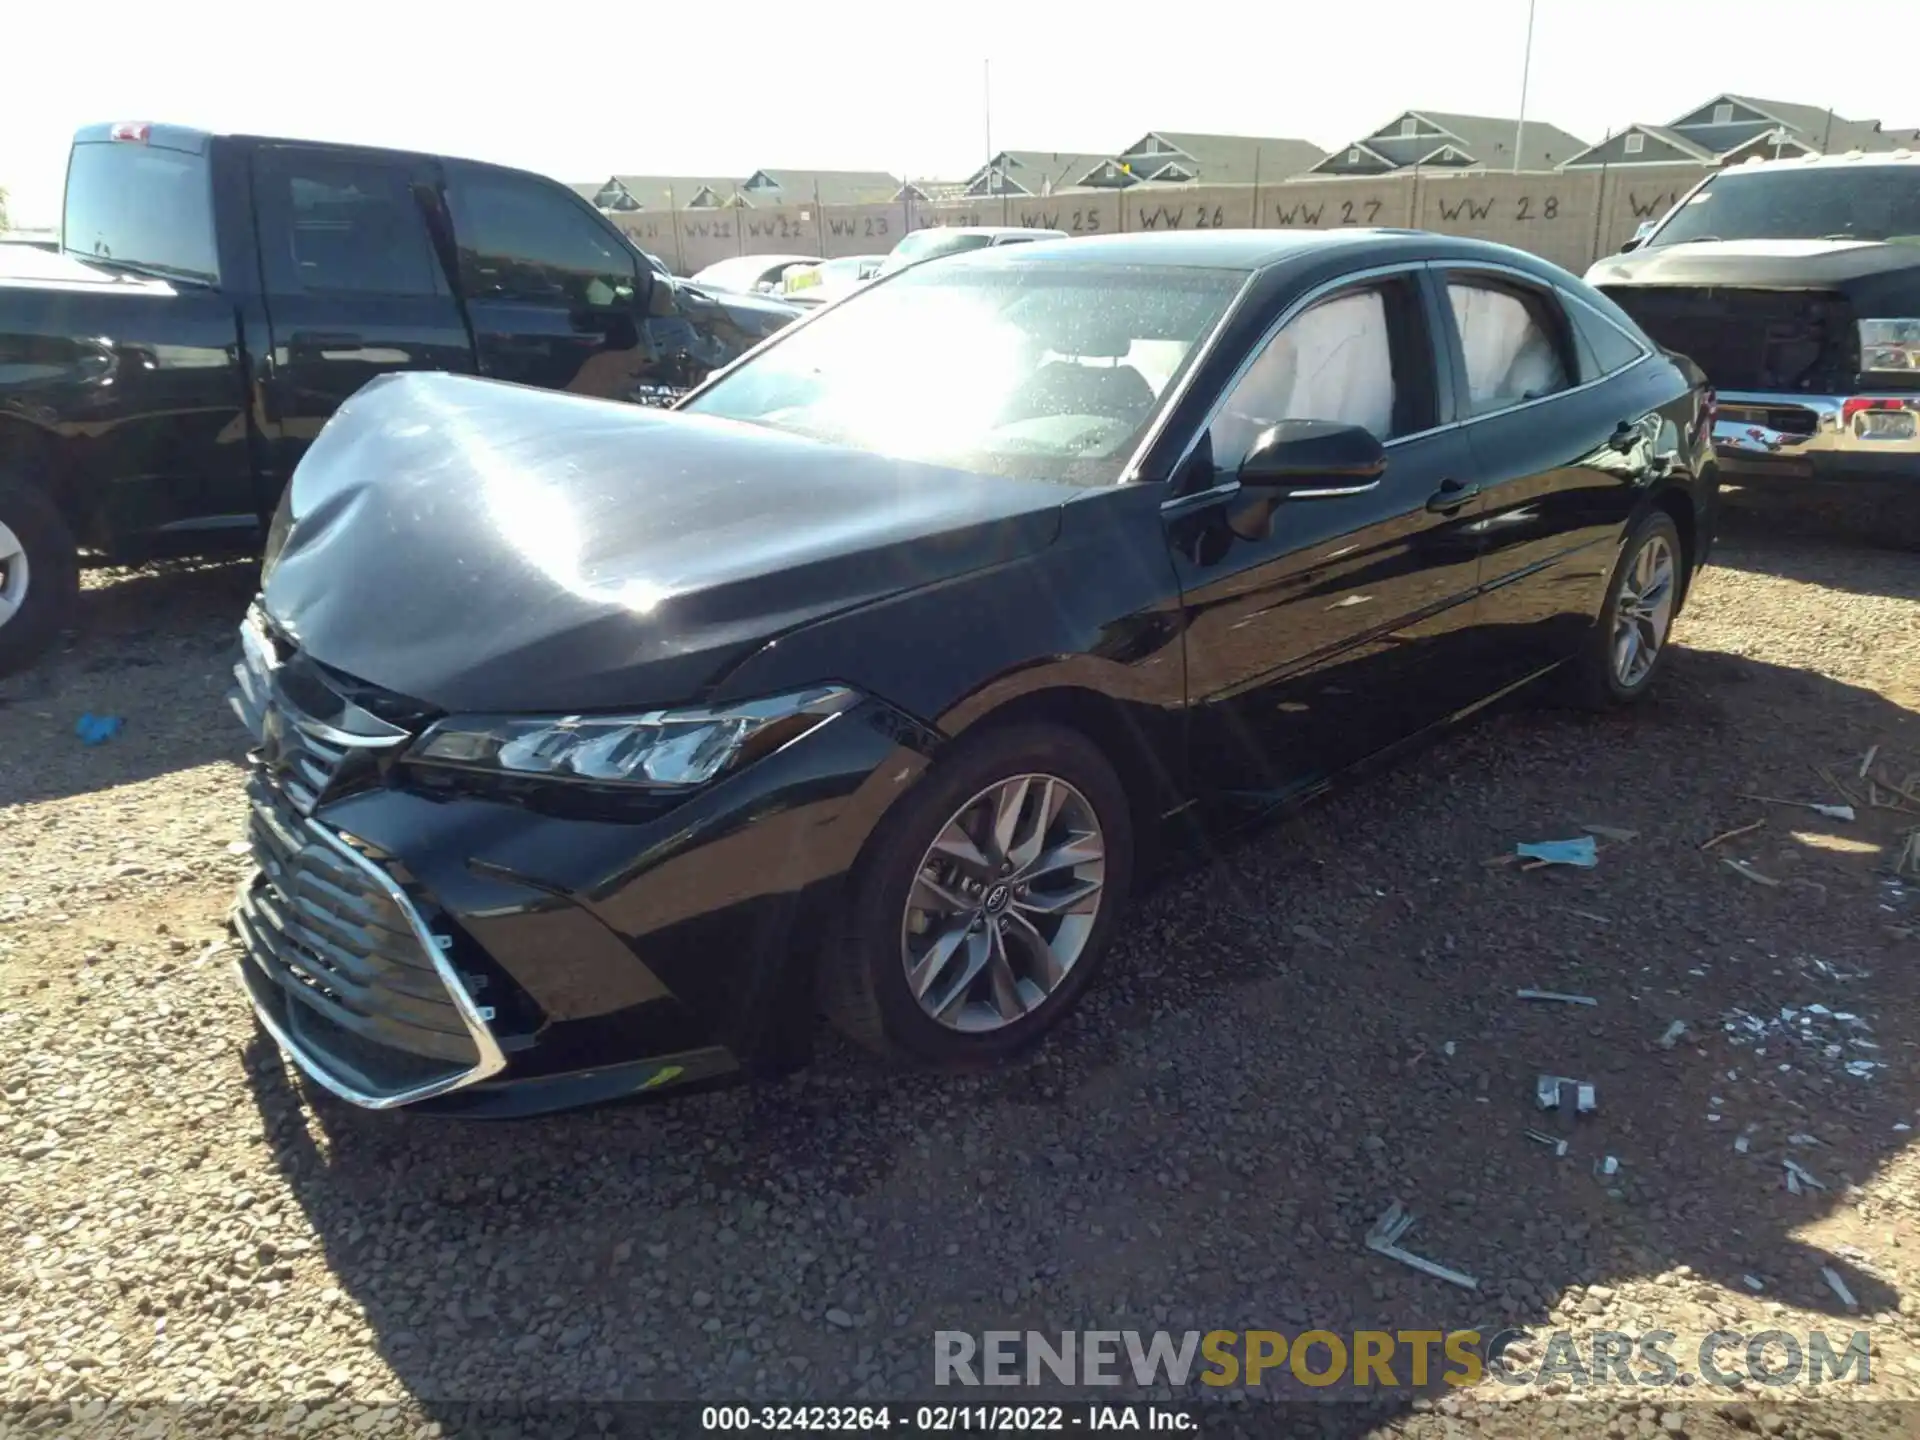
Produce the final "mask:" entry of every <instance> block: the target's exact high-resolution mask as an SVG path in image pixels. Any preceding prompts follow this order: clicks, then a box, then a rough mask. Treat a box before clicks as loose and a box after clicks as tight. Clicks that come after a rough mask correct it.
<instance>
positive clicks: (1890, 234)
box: [1647, 164, 1920, 246]
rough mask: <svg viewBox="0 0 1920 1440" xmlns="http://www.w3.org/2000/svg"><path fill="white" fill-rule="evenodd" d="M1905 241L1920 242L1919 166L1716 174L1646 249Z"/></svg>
mask: <svg viewBox="0 0 1920 1440" xmlns="http://www.w3.org/2000/svg"><path fill="white" fill-rule="evenodd" d="M1829 237H1831V238H1834V239H1840V240H1904V241H1909V242H1912V243H1916V244H1920V165H1870V164H1861V165H1849V166H1847V167H1846V168H1844V169H1841V168H1838V167H1835V166H1817V167H1815V166H1809V167H1808V168H1807V169H1804V170H1794V169H1785V170H1761V171H1756V172H1754V173H1752V174H1745V175H1743V174H1740V173H1738V172H1737V171H1729V172H1727V173H1724V174H1720V175H1715V176H1714V177H1713V178H1712V179H1711V180H1709V181H1708V182H1707V183H1706V184H1705V185H1704V186H1702V187H1701V188H1700V190H1699V191H1698V192H1697V193H1696V194H1695V195H1694V197H1693V198H1692V199H1691V200H1689V201H1687V203H1686V204H1684V205H1682V206H1680V208H1679V209H1677V210H1675V211H1674V212H1673V216H1672V218H1671V219H1669V220H1668V221H1667V223H1666V224H1664V225H1662V226H1661V227H1660V229H1659V231H1658V233H1656V234H1655V235H1654V237H1653V238H1652V239H1651V240H1649V241H1648V242H1647V243H1648V244H1649V245H1651V246H1660V245H1680V244H1684V243H1686V242H1688V241H1699V240H1820V239H1826V238H1829Z"/></svg>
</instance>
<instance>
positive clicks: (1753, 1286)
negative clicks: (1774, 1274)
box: [1740, 1275, 1767, 1291]
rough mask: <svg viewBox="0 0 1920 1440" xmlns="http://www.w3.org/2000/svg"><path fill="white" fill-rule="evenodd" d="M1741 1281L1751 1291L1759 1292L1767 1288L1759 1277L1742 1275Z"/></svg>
mask: <svg viewBox="0 0 1920 1440" xmlns="http://www.w3.org/2000/svg"><path fill="white" fill-rule="evenodd" d="M1740 1279H1741V1280H1742V1282H1744V1283H1745V1285H1746V1287H1747V1288H1748V1289H1749V1290H1755V1291H1758V1290H1764V1289H1766V1288H1767V1287H1766V1284H1765V1283H1764V1282H1763V1281H1762V1280H1761V1279H1760V1277H1759V1276H1758V1275H1742V1276H1741V1277H1740Z"/></svg>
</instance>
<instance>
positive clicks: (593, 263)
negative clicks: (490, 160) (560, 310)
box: [447, 167, 638, 310]
mask: <svg viewBox="0 0 1920 1440" xmlns="http://www.w3.org/2000/svg"><path fill="white" fill-rule="evenodd" d="M447 201H448V205H449V208H450V209H451V210H452V211H453V228H454V233H455V236H456V237H457V239H458V243H459V248H460V286H461V288H462V289H463V290H465V291H466V293H467V297H468V298H469V299H472V300H509V301H519V302H521V303H524V304H530V305H557V306H564V307H567V308H569V309H591V310H604V309H609V308H611V307H614V306H617V305H621V304H626V303H630V302H631V301H632V299H633V295H634V287H635V282H636V279H637V274H638V271H637V267H636V264H635V259H634V255H633V253H632V252H631V251H629V250H627V249H625V248H624V247H623V246H622V245H621V244H620V243H619V242H618V241H617V240H616V239H615V238H614V237H613V236H612V235H611V234H609V233H608V232H607V230H606V229H605V228H604V227H603V226H601V225H600V224H599V223H598V222H597V221H596V220H595V219H594V217H593V216H592V215H591V214H590V213H589V212H588V211H587V210H586V209H585V208H584V207H583V206H581V205H578V204H575V203H574V202H573V199H572V197H571V196H569V195H567V194H565V193H564V192H562V191H560V190H558V189H553V188H549V187H548V186H545V185H541V184H539V183H537V182H535V181H532V180H529V179H527V178H525V177H524V176H519V175H510V174H502V173H500V172H497V171H491V170H479V169H467V168H465V167H460V168H457V169H455V170H454V171H453V172H452V174H451V175H450V177H449V183H448V187H447Z"/></svg>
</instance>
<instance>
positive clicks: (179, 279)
mask: <svg viewBox="0 0 1920 1440" xmlns="http://www.w3.org/2000/svg"><path fill="white" fill-rule="evenodd" d="M67 254H69V255H71V256H73V258H74V259H76V260H84V261H85V262H86V263H87V264H89V265H98V266H100V267H101V268H102V269H103V270H124V271H126V272H127V273H128V274H130V275H144V276H146V277H147V278H148V279H149V280H167V281H171V282H172V283H174V284H176V285H196V286H198V287H199V288H200V289H202V290H212V289H214V288H215V283H214V282H213V281H212V280H209V279H208V278H207V277H206V276H205V275H196V274H194V273H193V272H192V271H190V270H176V269H174V268H173V267H172V266H171V265H155V264H152V263H151V262H149V261H145V260H115V259H113V258H112V257H111V256H108V255H89V254H87V253H86V252H85V251H82V250H69V251H67Z"/></svg>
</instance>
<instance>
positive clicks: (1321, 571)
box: [1166, 265, 1481, 804]
mask: <svg viewBox="0 0 1920 1440" xmlns="http://www.w3.org/2000/svg"><path fill="white" fill-rule="evenodd" d="M1422 268H1423V267H1421V266H1419V265H1411V266H1407V267H1404V268H1401V269H1398V270H1395V271H1392V272H1388V273H1379V274H1374V275H1370V276H1368V277H1366V278H1360V279H1355V280H1354V281H1352V282H1350V283H1347V284H1343V285H1336V286H1335V287H1333V288H1332V289H1330V290H1328V291H1326V292H1325V293H1323V294H1321V295H1319V296H1317V297H1316V298H1314V299H1313V300H1312V301H1311V302H1310V303H1308V304H1307V305H1306V306H1305V308H1298V307H1295V309H1294V310H1292V311H1285V310H1283V318H1282V323H1281V324H1280V325H1279V328H1278V330H1277V331H1276V332H1274V333H1272V335H1271V337H1270V338H1269V339H1268V340H1267V341H1265V342H1264V343H1263V344H1262V345H1261V346H1260V347H1259V348H1258V349H1257V350H1256V352H1255V354H1254V355H1253V356H1252V357H1251V358H1250V360H1249V362H1248V363H1247V365H1246V366H1245V367H1244V368H1243V369H1242V371H1241V372H1240V374H1239V376H1238V377H1237V378H1236V379H1235V380H1234V381H1232V382H1230V384H1229V386H1228V388H1227V391H1226V392H1225V394H1224V396H1223V398H1222V399H1221V401H1220V402H1219V404H1218V406H1217V407H1216V409H1215V412H1214V414H1213V417H1212V418H1211V420H1210V421H1209V422H1208V424H1207V427H1206V429H1205V431H1204V432H1203V434H1202V435H1201V436H1200V437H1199V438H1198V440H1197V441H1196V444H1195V449H1194V451H1193V452H1192V454H1191V455H1190V456H1189V457H1188V459H1187V460H1186V461H1183V462H1182V464H1181V466H1180V467H1178V468H1177V469H1176V471H1175V474H1176V482H1175V483H1176V489H1178V490H1180V491H1184V492H1185V493H1182V494H1178V495H1176V497H1175V498H1173V499H1171V500H1169V502H1168V504H1167V509H1166V513H1167V530H1168V538H1169V543H1170V547H1171V550H1172V553H1173V557H1174V565H1175V568H1176V570H1177V571H1178V573H1179V577H1180V584H1181V589H1182V592H1183V604H1184V607H1185V611H1186V619H1187V692H1188V696H1189V700H1190V705H1191V709H1190V714H1191V717H1192V721H1193V725H1192V730H1191V745H1192V753H1193V758H1194V764H1195V770H1196V774H1197V775H1198V776H1199V777H1200V778H1201V780H1202V783H1203V784H1205V785H1207V786H1208V788H1210V789H1214V790H1225V791H1229V792H1239V793H1240V794H1241V795H1242V796H1243V797H1244V798H1245V799H1247V800H1249V801H1251V802H1252V803H1255V804H1260V803H1264V802H1266V801H1271V800H1279V799H1282V798H1286V797H1288V796H1290V795H1293V794H1297V793H1299V792H1301V791H1303V790H1305V789H1307V788H1311V787H1312V786H1313V785H1315V784H1316V783H1317V782H1318V781H1320V780H1321V779H1322V778H1324V777H1325V776H1327V775H1329V774H1331V773H1332V772H1333V771H1335V770H1338V769H1340V768H1341V767H1343V766H1345V765H1347V764H1349V763H1351V762H1353V761H1355V760H1358V759H1361V758H1364V757H1365V756H1367V755H1369V754H1371V753H1373V752H1374V751H1377V750H1380V749H1382V748H1383V747H1385V746H1387V745H1390V744H1392V743H1393V742H1394V741H1396V740H1398V739H1401V738H1403V737H1404V736H1406V735H1409V734H1411V733H1413V732H1415V731H1417V730H1419V729H1421V728H1423V727H1425V726H1426V725H1428V724H1429V723H1431V722H1433V721H1435V720H1438V719H1441V718H1443V717H1445V716H1446V715H1448V714H1450V713H1451V712H1452V711H1454V710H1455V709H1458V708H1460V707H1461V706H1462V705H1464V704H1467V703H1470V702H1471V700H1473V699H1475V698H1478V696H1479V694H1480V693H1481V691H1480V683H1481V682H1480V680H1479V678H1478V676H1477V674H1476V667H1475V664H1474V662H1473V653H1474V648H1475V636H1474V633H1473V625H1474V618H1475V606H1474V596H1475V590H1476V586H1477V583H1478V574H1479V557H1478V543H1479V542H1478V539H1477V533H1476V531H1475V528H1474V526H1475V519H1476V516H1477V513H1478V507H1479V502H1478V500H1477V499H1475V498H1474V497H1473V494H1472V483H1471V482H1472V480H1473V471H1472V456H1471V453H1470V451H1469V448H1468V445H1467V442H1466V438H1465V437H1464V436H1463V435H1462V434H1461V433H1460V432H1459V430H1458V429H1456V428H1452V427H1449V426H1447V425H1446V424H1445V423H1444V422H1445V420H1446V419H1447V418H1448V417H1447V416H1446V414H1445V412H1444V410H1443V408H1442V407H1443V399H1442V389H1441V385H1440V377H1441V375H1442V374H1443V373H1444V371H1443V369H1442V366H1443V357H1442V354H1441V353H1440V352H1439V351H1437V349H1436V344H1435V338H1436V333H1437V328H1438V316H1437V315H1436V314H1435V313H1434V305H1433V302H1432V298H1431V294H1430V292H1429V291H1428V290H1427V289H1426V288H1425V287H1424V286H1423V285H1422V283H1421V271H1422ZM1282 419H1300V420H1333V421H1341V422H1345V423H1349V424H1356V425H1361V426H1363V427H1365V428H1367V429H1369V430H1372V431H1373V432H1374V433H1375V434H1376V435H1377V436H1378V437H1379V438H1380V439H1381V441H1382V442H1383V443H1384V445H1385V448H1386V452H1387V468H1386V471H1385V473H1384V474H1383V475H1382V476H1381V477H1380V478H1379V479H1378V480H1376V481H1374V482H1373V483H1371V484H1364V485H1353V484H1337V483H1330V484H1329V485H1328V486H1326V487H1323V488H1322V489H1320V490H1319V491H1317V492H1315V493H1308V494H1302V495H1298V496H1296V497H1294V498H1290V499H1287V500H1285V501H1282V502H1280V503H1279V504H1278V506H1277V507H1276V508H1275V509H1274V511H1273V515H1272V525H1271V529H1270V531H1263V529H1262V527H1260V526H1258V525H1255V526H1253V527H1252V528H1249V526H1248V525H1247V523H1246V519H1245V516H1244V507H1245V505H1246V503H1247V502H1246V497H1244V496H1241V495H1235V494H1234V493H1233V486H1234V485H1235V483H1236V482H1235V479H1234V476H1235V472H1236V471H1237V469H1238V467H1239V463H1240V461H1241V459H1242V458H1244V456H1245V454H1246V452H1247V449H1248V447H1249V446H1250V445H1251V443H1252V441H1253V439H1254V437H1255V436H1256V435H1257V434H1258V433H1259V431H1260V430H1261V429H1262V428H1264V427H1265V426H1266V425H1269V424H1272V423H1273V422H1274V421H1276V420H1282ZM1456 488H1458V489H1459V490H1460V491H1461V492H1462V493H1461V494H1460V496H1459V498H1458V499H1457V500H1455V499H1454V498H1453V496H1454V493H1455V489H1456ZM1223 492H1224V493H1223Z"/></svg>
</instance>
